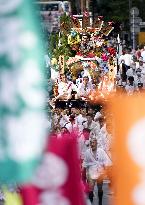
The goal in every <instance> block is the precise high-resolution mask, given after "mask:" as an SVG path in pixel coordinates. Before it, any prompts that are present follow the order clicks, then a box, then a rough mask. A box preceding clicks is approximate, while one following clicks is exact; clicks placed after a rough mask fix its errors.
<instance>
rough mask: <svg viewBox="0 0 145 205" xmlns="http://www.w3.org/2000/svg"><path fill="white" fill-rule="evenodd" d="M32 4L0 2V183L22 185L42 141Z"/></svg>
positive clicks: (42, 117)
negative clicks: (13, 182) (12, 182)
mask: <svg viewBox="0 0 145 205" xmlns="http://www.w3.org/2000/svg"><path fill="white" fill-rule="evenodd" d="M33 4H34V3H32V1H30V0H10V1H9V0H5V1H0V27H1V32H0V167H1V169H0V182H1V183H3V182H4V183H6V182H8V183H9V182H11V181H15V182H17V183H21V182H25V181H27V180H28V179H29V178H30V177H31V175H32V173H33V170H34V169H35V166H36V164H37V163H38V160H39V158H40V156H41V152H42V149H43V147H44V143H45V136H46V116H45V111H44V110H45V109H44V107H45V86H44V84H43V83H44V82H45V81H44V70H43V65H42V62H41V60H42V59H43V58H44V53H43V49H42V47H41V45H42V42H41V38H40V36H39V34H40V32H39V31H38V28H39V27H40V24H39V23H38V22H37V17H36V16H35V15H34V13H35V12H36V11H35V10H33V9H34V8H33V7H34V5H33Z"/></svg>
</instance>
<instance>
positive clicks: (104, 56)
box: [51, 11, 117, 101]
mask: <svg viewBox="0 0 145 205" xmlns="http://www.w3.org/2000/svg"><path fill="white" fill-rule="evenodd" d="M113 29H114V27H113V22H104V20H103V17H102V16H98V17H97V18H96V19H94V21H93V20H92V19H91V18H90V14H89V12H88V11H85V12H84V13H83V16H82V19H81V20H80V19H79V18H78V17H77V16H73V15H72V16H66V15H64V16H62V17H61V19H60V32H59V35H58V45H57V46H56V48H55V49H54V50H53V59H52V61H51V62H52V67H55V68H57V75H56V76H57V77H56V78H57V79H58V77H59V75H60V74H64V73H65V74H66V75H70V76H71V80H72V81H75V80H76V79H80V78H82V77H84V76H88V78H89V81H93V82H94V85H95V89H93V91H92V92H91V93H90V95H88V97H87V99H85V100H89V101H95V99H96V100H98V96H100V97H103V98H104V97H105V95H106V94H107V95H108V94H109V93H110V92H112V91H113V90H114V88H115V76H116V73H117V63H116V52H117V51H116V48H115V47H114V45H113V44H111V43H110V41H109V34H110V33H111V32H112V30H113ZM57 87H58V85H57V83H55V86H54V91H55V93H57ZM95 97H96V98H95ZM64 100H65V99H64Z"/></svg>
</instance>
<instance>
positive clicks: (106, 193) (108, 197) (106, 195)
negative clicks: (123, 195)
mask: <svg viewBox="0 0 145 205" xmlns="http://www.w3.org/2000/svg"><path fill="white" fill-rule="evenodd" d="M103 191H104V194H103V204H102V205H110V203H109V201H110V200H111V198H112V195H110V194H109V193H110V191H109V188H108V183H107V182H104V184H103ZM95 193H96V196H95V197H94V203H93V205H98V198H97V187H95Z"/></svg>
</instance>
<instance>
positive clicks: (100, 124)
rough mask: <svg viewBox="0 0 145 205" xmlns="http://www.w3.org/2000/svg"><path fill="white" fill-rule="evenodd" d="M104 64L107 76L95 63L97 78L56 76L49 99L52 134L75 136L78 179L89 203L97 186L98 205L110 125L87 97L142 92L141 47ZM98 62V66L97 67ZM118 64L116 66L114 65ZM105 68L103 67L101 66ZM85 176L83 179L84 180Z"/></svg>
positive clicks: (144, 59)
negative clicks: (78, 158)
mask: <svg viewBox="0 0 145 205" xmlns="http://www.w3.org/2000/svg"><path fill="white" fill-rule="evenodd" d="M111 60H112V62H111V63H110V60H108V65H109V64H110V65H111V66H113V68H112V70H111V72H112V71H113V74H112V75H110V69H109V68H108V70H107V69H106V67H105V69H104V68H103V67H102V61H101V59H98V64H97V65H96V67H97V73H98V75H97V76H95V77H94V76H91V75H90V73H89V72H88V73H87V72H86V70H85V69H84V70H83V71H82V72H78V75H77V76H76V77H75V78H74V76H72V73H70V72H69V71H67V72H66V73H65V74H64V73H59V76H58V78H57V79H56V81H55V82H54V86H53V93H52V96H51V99H50V101H49V102H50V107H51V110H52V126H51V130H52V132H53V134H54V135H55V136H56V137H57V138H60V137H62V136H63V135H65V134H70V133H72V132H75V133H77V142H78V148H79V153H80V159H81V165H82V178H83V179H85V181H86V182H87V183H88V185H89V191H88V198H89V199H90V202H91V203H92V202H93V197H94V186H95V183H97V186H98V201H99V205H101V204H102V197H103V189H102V185H103V182H102V181H103V180H100V179H102V174H103V173H104V170H105V169H106V167H112V159H111V158H112V157H111V145H112V140H113V137H112V134H111V129H110V128H111V125H110V124H109V123H108V121H106V119H107V113H106V112H105V107H104V105H103V104H96V105H94V104H93V105H92V103H91V102H90V98H89V97H90V94H91V92H93V91H96V90H97V91H98V92H100V93H103V92H106V93H107V94H109V93H110V92H116V91H117V90H120V89H121V90H122V92H123V93H126V94H127V95H132V94H133V93H140V92H143V91H144V90H145V47H143V46H142V47H141V48H138V49H136V51H131V50H130V49H128V48H125V49H123V51H122V55H120V56H119V58H118V61H117V60H116V58H112V59H111ZM99 62H101V63H100V64H99ZM117 62H118V65H117ZM104 65H105V66H106V63H105V64H104ZM84 176H85V177H84Z"/></svg>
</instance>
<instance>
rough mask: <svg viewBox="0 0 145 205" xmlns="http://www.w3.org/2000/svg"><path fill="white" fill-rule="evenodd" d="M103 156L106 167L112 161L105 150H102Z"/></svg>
mask: <svg viewBox="0 0 145 205" xmlns="http://www.w3.org/2000/svg"><path fill="white" fill-rule="evenodd" d="M101 158H102V163H103V165H104V166H105V167H107V166H111V165H112V161H111V159H110V157H109V156H108V154H107V153H106V152H105V151H104V150H101Z"/></svg>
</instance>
